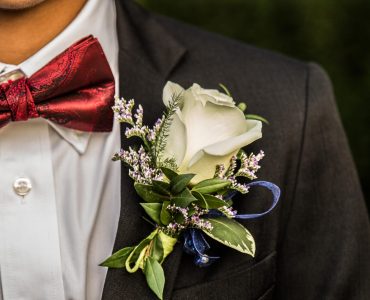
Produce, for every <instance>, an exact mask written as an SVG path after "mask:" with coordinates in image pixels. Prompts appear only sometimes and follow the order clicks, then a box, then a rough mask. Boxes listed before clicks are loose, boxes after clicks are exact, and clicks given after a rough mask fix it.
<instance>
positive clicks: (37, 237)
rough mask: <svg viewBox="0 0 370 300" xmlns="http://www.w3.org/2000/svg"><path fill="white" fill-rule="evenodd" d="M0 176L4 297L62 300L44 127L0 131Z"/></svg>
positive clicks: (18, 125)
mask: <svg viewBox="0 0 370 300" xmlns="http://www.w3.org/2000/svg"><path fill="white" fill-rule="evenodd" d="M0 170H1V171H0V272H1V277H0V278H1V281H0V283H1V287H2V293H3V297H4V299H6V300H8V299H9V300H13V299H14V300H15V299H16V300H20V299H64V289H63V277H62V268H61V257H60V243H59V230H58V220H57V211H56V201H55V189H54V177H53V165H52V157H51V148H50V139H49V131H48V125H47V123H46V121H44V120H40V119H37V120H30V121H27V122H13V123H10V124H9V125H7V126H6V127H4V128H1V129H0ZM40 283H41V284H40ZM0 297H1V296H0Z"/></svg>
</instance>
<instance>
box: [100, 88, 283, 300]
mask: <svg viewBox="0 0 370 300" xmlns="http://www.w3.org/2000/svg"><path fill="white" fill-rule="evenodd" d="M220 86H221V87H222V88H223V90H224V93H221V92H219V91H218V90H207V89H203V88H201V87H200V86H199V85H198V84H193V86H191V87H190V88H189V89H187V90H184V89H183V88H182V87H181V86H180V85H178V84H176V83H172V82H167V84H166V86H165V87H164V90H163V102H164V104H165V106H166V108H167V109H166V111H165V113H164V114H163V115H162V117H161V118H159V119H158V121H157V122H156V123H155V124H154V126H153V127H151V128H150V127H148V126H146V125H144V124H143V108H142V106H141V105H139V106H138V108H137V109H136V111H135V112H134V113H133V109H134V106H135V102H134V100H129V101H126V100H125V99H119V98H116V103H115V106H114V107H113V110H114V112H115V113H116V118H117V120H118V121H119V122H121V123H126V124H127V125H128V126H127V127H126V131H125V135H126V137H127V138H132V137H138V138H140V139H141V144H140V145H137V147H130V148H129V149H127V150H124V149H122V150H121V151H120V152H119V153H116V154H115V155H114V157H113V160H115V161H122V162H123V163H124V164H125V165H127V166H128V172H129V176H130V177H131V178H132V179H133V180H134V187H135V190H136V192H137V194H138V195H139V196H140V198H141V199H142V200H143V203H140V205H141V206H142V208H143V210H144V211H145V212H146V214H147V215H148V216H149V218H150V220H148V219H147V221H148V222H150V223H152V224H153V226H154V230H153V231H152V232H151V233H150V234H149V235H148V236H147V237H146V238H144V239H143V240H142V241H141V242H140V243H139V244H138V245H135V246H130V247H126V248H123V249H121V250H119V251H118V252H116V253H114V254H113V255H112V256H111V257H109V258H108V259H107V260H106V261H104V262H103V263H102V264H101V266H105V267H110V268H125V269H126V271H127V272H129V273H133V272H136V271H138V270H139V269H141V270H142V271H143V273H144V274H145V277H146V280H147V283H148V286H149V287H150V289H151V290H152V291H153V292H154V293H155V295H156V296H157V297H158V298H159V299H163V290H164V285H165V275H164V271H163V268H162V266H161V264H162V263H163V261H164V260H165V258H166V257H167V256H168V255H169V254H170V253H171V252H172V250H173V248H174V246H175V244H176V243H177V242H178V241H179V240H180V239H181V240H183V248H184V251H185V252H186V253H188V254H191V255H194V263H195V264H196V265H198V266H200V267H205V266H208V265H210V264H211V263H213V262H214V261H216V260H217V259H219V257H214V256H209V255H207V254H206V252H207V250H209V248H210V246H209V244H208V243H207V241H206V239H205V236H204V235H206V236H208V237H210V238H212V239H214V240H216V241H218V242H220V243H222V244H224V245H226V246H228V247H230V248H233V249H235V250H237V251H240V252H242V253H245V254H247V255H251V256H254V254H255V251H256V246H255V241H254V239H253V236H252V235H251V233H250V232H249V231H248V230H247V229H246V228H245V227H244V226H243V225H241V224H240V223H239V222H237V221H236V220H237V219H251V218H257V217H261V216H263V215H265V214H267V213H269V212H270V211H271V210H272V209H273V208H274V207H275V205H276V204H277V202H278V199H279V197H280V189H279V188H278V187H277V186H276V185H274V184H273V183H270V182H266V181H253V180H254V179H256V178H257V177H256V172H257V171H258V170H259V169H260V165H259V161H260V160H261V159H262V158H263V157H264V153H263V151H260V152H259V153H258V154H253V153H250V154H247V153H245V151H244V150H242V148H243V147H245V146H247V145H248V144H251V143H252V142H254V141H255V140H257V139H259V138H261V137H262V123H263V122H267V121H266V120H265V119H264V118H262V117H260V116H257V115H251V114H245V110H246V104H244V103H240V104H239V105H238V106H236V105H235V102H234V101H233V99H232V97H231V95H230V92H229V91H228V90H227V88H226V87H225V86H223V85H220ZM255 185H259V186H263V187H265V188H267V189H269V190H270V191H271V192H272V195H273V201H272V205H271V207H270V208H269V209H268V210H267V211H265V212H263V213H259V214H238V213H237V211H236V210H234V209H233V207H232V205H233V201H232V198H233V196H235V195H236V194H237V193H242V194H246V193H248V191H249V189H250V188H251V187H252V186H255Z"/></svg>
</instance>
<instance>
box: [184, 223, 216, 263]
mask: <svg viewBox="0 0 370 300" xmlns="http://www.w3.org/2000/svg"><path fill="white" fill-rule="evenodd" d="M184 239H185V240H184V250H185V252H186V253H188V254H190V255H194V263H195V265H197V266H198V267H207V266H209V265H210V264H212V263H213V262H214V261H216V260H217V259H219V257H217V256H208V255H206V254H204V252H206V251H207V250H209V248H210V246H209V244H208V243H207V241H206V239H205V238H204V236H203V234H202V232H201V231H200V230H199V229H194V228H190V229H188V230H186V231H185V232H184Z"/></svg>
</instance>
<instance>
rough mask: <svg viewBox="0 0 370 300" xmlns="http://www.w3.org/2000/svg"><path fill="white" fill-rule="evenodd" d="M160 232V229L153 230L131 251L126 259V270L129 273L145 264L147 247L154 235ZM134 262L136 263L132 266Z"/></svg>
mask: <svg viewBox="0 0 370 300" xmlns="http://www.w3.org/2000/svg"><path fill="white" fill-rule="evenodd" d="M157 234H158V229H156V230H154V231H152V232H151V233H150V234H149V235H148V236H147V237H146V238H145V239H143V240H142V241H141V242H140V243H139V244H138V245H137V246H136V247H135V248H134V250H133V251H132V252H131V253H130V255H129V256H128V258H127V259H126V263H125V266H126V270H127V272H129V273H134V272H136V271H137V270H138V269H139V268H140V267H141V266H142V264H143V261H144V256H145V255H143V254H145V253H144V252H145V250H146V247H148V245H149V243H150V242H151V241H152V240H153V239H154V237H155V236H156V235H157ZM132 264H134V265H133V266H132Z"/></svg>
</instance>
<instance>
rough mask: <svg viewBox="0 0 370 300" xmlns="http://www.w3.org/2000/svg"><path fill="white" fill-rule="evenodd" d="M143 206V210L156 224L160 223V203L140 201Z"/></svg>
mask: <svg viewBox="0 0 370 300" xmlns="http://www.w3.org/2000/svg"><path fill="white" fill-rule="evenodd" d="M140 205H141V206H142V207H143V208H144V210H145V212H146V213H147V214H148V215H149V217H151V218H152V219H153V221H154V222H156V223H157V224H161V219H160V214H161V210H162V203H140Z"/></svg>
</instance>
